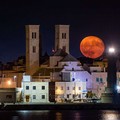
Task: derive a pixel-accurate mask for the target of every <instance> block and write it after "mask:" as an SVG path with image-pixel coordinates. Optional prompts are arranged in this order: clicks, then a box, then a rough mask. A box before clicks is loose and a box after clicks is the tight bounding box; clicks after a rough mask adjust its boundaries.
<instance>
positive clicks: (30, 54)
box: [25, 25, 40, 75]
mask: <svg viewBox="0 0 120 120" xmlns="http://www.w3.org/2000/svg"><path fill="white" fill-rule="evenodd" d="M25 27H26V74H29V75H33V74H34V73H35V72H36V70H37V69H38V68H39V58H40V56H39V55H40V53H39V52H40V48H39V47H40V40H39V39H40V35H39V25H26V26H25Z"/></svg>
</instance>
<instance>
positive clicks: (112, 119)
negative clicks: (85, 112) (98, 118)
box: [102, 110, 120, 120]
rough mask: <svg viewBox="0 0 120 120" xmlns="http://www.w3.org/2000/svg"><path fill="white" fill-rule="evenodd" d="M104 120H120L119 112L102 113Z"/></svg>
mask: <svg viewBox="0 0 120 120" xmlns="http://www.w3.org/2000/svg"><path fill="white" fill-rule="evenodd" d="M102 120H120V115H119V112H118V111H114V110H106V111H102Z"/></svg>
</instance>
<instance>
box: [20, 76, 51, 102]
mask: <svg viewBox="0 0 120 120" xmlns="http://www.w3.org/2000/svg"><path fill="white" fill-rule="evenodd" d="M48 85H49V83H48V82H31V79H30V77H29V76H24V77H23V82H22V98H23V102H29V103H31V102H33V103H34V102H49V89H48V88H49V86H48Z"/></svg>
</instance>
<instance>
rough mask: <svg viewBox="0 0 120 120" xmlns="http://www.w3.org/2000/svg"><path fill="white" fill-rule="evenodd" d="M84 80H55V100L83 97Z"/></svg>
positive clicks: (84, 90) (84, 92)
mask: <svg viewBox="0 0 120 120" xmlns="http://www.w3.org/2000/svg"><path fill="white" fill-rule="evenodd" d="M85 95H86V82H55V96H56V97H55V99H56V102H62V101H65V99H66V100H78V99H84V98H85Z"/></svg>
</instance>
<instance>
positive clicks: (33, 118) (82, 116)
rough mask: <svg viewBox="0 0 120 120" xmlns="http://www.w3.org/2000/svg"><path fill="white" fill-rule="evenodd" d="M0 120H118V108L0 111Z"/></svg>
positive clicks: (119, 116) (119, 114)
mask: <svg viewBox="0 0 120 120" xmlns="http://www.w3.org/2000/svg"><path fill="white" fill-rule="evenodd" d="M0 120H120V111H118V110H56V111H55V110H51V111H49V110H43V111H42V110H32V111H27V110H26V111H22V110H21V111H0Z"/></svg>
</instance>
